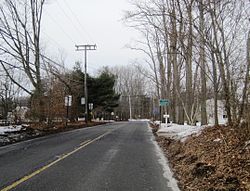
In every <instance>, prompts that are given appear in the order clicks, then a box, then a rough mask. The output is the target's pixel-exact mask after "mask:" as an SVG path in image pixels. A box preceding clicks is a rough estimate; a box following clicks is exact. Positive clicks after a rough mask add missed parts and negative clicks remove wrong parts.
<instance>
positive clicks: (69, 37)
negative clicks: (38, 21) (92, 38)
mask: <svg viewBox="0 0 250 191" xmlns="http://www.w3.org/2000/svg"><path fill="white" fill-rule="evenodd" d="M46 12H47V14H48V15H49V16H50V19H51V20H52V21H53V22H54V23H55V24H56V25H57V26H59V27H60V29H61V31H62V32H63V33H64V34H65V36H67V38H68V39H69V40H70V41H71V42H72V43H73V44H75V42H74V40H73V39H72V37H71V36H70V35H69V34H68V33H66V31H65V30H64V28H63V27H62V26H61V25H60V24H59V23H58V22H57V21H56V20H55V19H54V18H53V16H52V15H51V14H50V13H49V12H48V11H46Z"/></svg>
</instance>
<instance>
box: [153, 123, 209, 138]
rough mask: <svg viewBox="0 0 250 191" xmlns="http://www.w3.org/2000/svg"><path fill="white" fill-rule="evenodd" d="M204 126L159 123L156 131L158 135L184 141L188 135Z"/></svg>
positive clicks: (196, 132) (199, 130) (198, 132)
mask: <svg viewBox="0 0 250 191" xmlns="http://www.w3.org/2000/svg"><path fill="white" fill-rule="evenodd" d="M205 127H206V126H191V125H178V124H174V123H173V124H161V126H160V129H159V130H158V131H157V134H158V135H159V136H164V137H168V138H171V139H175V140H181V141H185V140H186V139H187V137H188V136H190V135H193V134H197V135H199V134H200V132H201V131H202V130H203V129H204V128H205Z"/></svg>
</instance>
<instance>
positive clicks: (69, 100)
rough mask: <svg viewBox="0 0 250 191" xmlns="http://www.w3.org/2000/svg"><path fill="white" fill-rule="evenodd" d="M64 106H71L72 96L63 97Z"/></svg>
mask: <svg viewBox="0 0 250 191" xmlns="http://www.w3.org/2000/svg"><path fill="white" fill-rule="evenodd" d="M65 106H67V107H69V106H72V96H71V95H68V96H66V97H65Z"/></svg>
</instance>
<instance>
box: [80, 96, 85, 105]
mask: <svg viewBox="0 0 250 191" xmlns="http://www.w3.org/2000/svg"><path fill="white" fill-rule="evenodd" d="M81 104H82V105H85V98H84V97H82V98H81Z"/></svg>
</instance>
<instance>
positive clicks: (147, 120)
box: [128, 119, 150, 122]
mask: <svg viewBox="0 0 250 191" xmlns="http://www.w3.org/2000/svg"><path fill="white" fill-rule="evenodd" d="M128 121H146V122H149V121H150V120H149V119H129V120H128Z"/></svg>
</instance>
